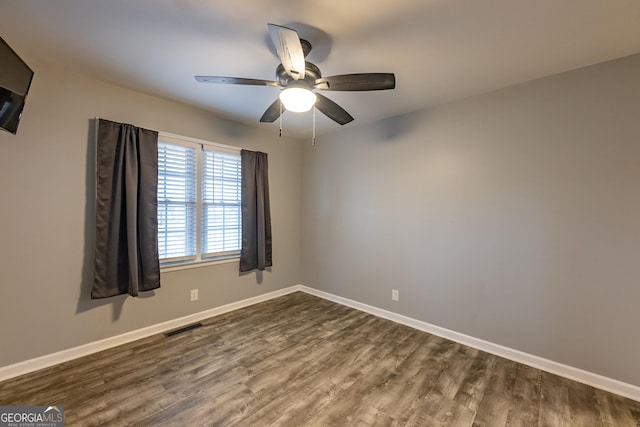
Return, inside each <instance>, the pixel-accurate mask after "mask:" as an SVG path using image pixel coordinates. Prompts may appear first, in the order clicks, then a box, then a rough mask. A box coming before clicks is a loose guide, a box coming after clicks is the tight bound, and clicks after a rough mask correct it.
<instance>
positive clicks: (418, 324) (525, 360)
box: [0, 285, 640, 402]
mask: <svg viewBox="0 0 640 427" xmlns="http://www.w3.org/2000/svg"><path fill="white" fill-rule="evenodd" d="M296 291H302V292H306V293H308V294H310V295H315V296H317V297H320V298H323V299H326V300H329V301H333V302H336V303H338V304H342V305H345V306H347V307H351V308H355V309H356V310H360V311H364V312H366V313H369V314H372V315H374V316H378V317H382V318H384V319H388V320H391V321H394V322H397V323H401V324H403V325H407V326H410V327H412V328H415V329H418V330H421V331H424V332H428V333H430V334H433V335H437V336H439V337H442V338H446V339H449V340H451V341H455V342H457V343H460V344H464V345H467V346H469V347H473V348H477V349H478V350H482V351H485V352H487V353H491V354H495V355H496V356H500V357H504V358H505V359H509V360H513V361H515V362H519V363H522V364H524V365H528V366H531V367H533V368H537V369H541V370H543V371H546V372H550V373H552V374H556V375H560V376H562V377H565V378H569V379H571V380H575V381H578V382H581V383H583V384H587V385H590V386H593V387H596V388H599V389H602V390H606V391H608V392H611V393H615V394H618V395H620V396H624V397H627V398H629V399H633V400H636V401H639V402H640V387H638V386H635V385H632V384H627V383H624V382H622V381H618V380H614V379H611V378H607V377H604V376H602V375H598V374H594V373H592V372H588V371H584V370H582V369H578V368H574V367H572V366H568V365H564V364H562V363H558V362H554V361H552V360H548V359H544V358H542V357H538V356H534V355H532V354H528V353H524V352H522V351H519V350H514V349H512V348H509V347H504V346H501V345H499V344H494V343H491V342H488V341H485V340H481V339H479V338H474V337H471V336H469V335H465V334H461V333H459V332H455V331H452V330H449V329H445V328H441V327H439V326H436V325H432V324H430V323H427V322H423V321H421V320H416V319H413V318H411V317H407V316H403V315H401V314H398V313H394V312H391V311H387V310H383V309H381V308H377V307H373V306H371V305H367V304H363V303H361V302H358V301H354V300H350V299H348V298H343V297H340V296H337V295H334V294H330V293H328V292H324V291H319V290H317V289H314V288H310V287H307V286H304V285H294V286H290V287H288V288H284V289H280V290H277V291H273V292H268V293H266V294H262V295H258V296H255V297H252V298H247V299H244V300H241V301H236V302H233V303H230V304H226V305H223V306H220V307H215V308H212V309H209V310H205V311H201V312H199V313H194V314H190V315H188V316H184V317H180V318H178V319H173V320H169V321H167V322H162V323H158V324H156V325H152V326H148V327H146V328H142V329H138V330H135V331H131V332H127V333H124V334H121V335H117V336H114V337H110V338H105V339H103V340H100V341H95V342H92V343H88V344H84V345H81V346H78V347H74V348H70V349H68V350H62V351H59V352H57V353H52V354H48V355H45V356H41V357H37V358H35V359H30V360H26V361H24V362H19V363H16V364H13V365H8V366H4V367H0V381H4V380H7V379H10V378H14V377H17V376H20V375H24V374H27V373H29V372H33V371H37V370H39V369H43V368H47V367H49V366H53V365H57V364H59V363H63V362H67V361H69V360H73V359H76V358H79V357H82V356H87V355H89V354H92V353H97V352H99V351H102V350H106V349H109V348H112V347H116V346H119V345H122V344H126V343H128V342H131V341H135V340H139V339H142V338H146V337H148V336H151V335H155V334H159V333H163V332H167V331H170V330H172V329H177V328H180V327H182V326H185V325H189V324H191V323H194V322H198V321H201V320H204V319H208V318H210V317H214V316H218V315H220V314H224V313H228V312H230V311H233V310H237V309H240V308H244V307H248V306H250V305H253V304H257V303H259V302H263V301H267V300H270V299H273V298H277V297H280V296H283V295H287V294H290V293H292V292H296Z"/></svg>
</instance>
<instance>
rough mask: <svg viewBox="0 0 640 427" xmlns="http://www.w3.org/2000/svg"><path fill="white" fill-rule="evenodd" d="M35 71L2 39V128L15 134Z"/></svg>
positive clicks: (0, 69) (0, 102)
mask: <svg viewBox="0 0 640 427" xmlns="http://www.w3.org/2000/svg"><path fill="white" fill-rule="evenodd" d="M32 78H33V71H32V70H31V68H29V66H28V65H27V64H25V62H24V61H23V60H22V59H20V57H19V56H18V54H16V53H15V52H14V51H13V49H11V47H9V45H8V44H7V43H6V42H5V41H4V39H3V38H2V37H0V128H2V129H4V130H6V131H9V132H11V133H13V134H15V133H16V132H17V131H18V124H19V123H20V118H21V117H22V109H23V108H24V101H25V98H26V97H27V93H28V92H29V87H30V86H31V79H32Z"/></svg>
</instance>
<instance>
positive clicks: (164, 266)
mask: <svg viewBox="0 0 640 427" xmlns="http://www.w3.org/2000/svg"><path fill="white" fill-rule="evenodd" d="M158 142H159V143H160V142H166V143H169V144H175V145H181V146H184V147H189V148H194V149H195V151H196V219H195V223H196V228H195V238H196V254H195V255H193V256H183V257H173V258H164V259H160V270H161V271H176V270H184V269H191V268H199V267H206V266H209V265H215V264H223V263H229V262H239V260H240V249H238V250H237V251H225V252H216V253H215V255H214V256H203V255H206V254H203V253H202V227H203V212H202V211H203V194H202V193H203V189H202V186H203V177H202V171H203V158H204V153H203V151H204V150H209V151H218V152H222V153H228V154H234V155H238V156H240V151H241V149H240V148H238V147H233V146H230V145H224V144H219V143H215V142H211V141H206V140H202V139H198V138H192V137H187V136H182V135H176V134H172V133H168V132H162V131H160V132H158ZM240 227H242V218H240ZM241 232H242V229H241ZM240 238H241V236H240ZM240 243H242V241H241V240H240Z"/></svg>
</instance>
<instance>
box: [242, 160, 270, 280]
mask: <svg viewBox="0 0 640 427" xmlns="http://www.w3.org/2000/svg"><path fill="white" fill-rule="evenodd" d="M240 157H241V162H242V195H241V197H242V250H241V253H240V271H242V272H244V271H251V270H264V269H265V268H266V267H271V265H272V256H271V212H270V211H269V171H268V167H267V163H268V162H267V154H266V153H261V152H256V151H248V150H242V151H241V152H240Z"/></svg>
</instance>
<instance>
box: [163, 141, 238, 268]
mask: <svg viewBox="0 0 640 427" xmlns="http://www.w3.org/2000/svg"><path fill="white" fill-rule="evenodd" d="M195 141H197V140H192V139H190V138H182V137H177V136H170V135H166V134H163V133H160V135H159V137H158V252H159V256H160V262H161V264H163V265H171V264H180V263H190V262H201V261H209V260H215V259H220V258H228V257H235V256H239V255H240V245H241V238H242V234H241V232H242V221H241V205H240V190H241V184H240V173H241V170H240V152H239V150H237V149H229V148H225V147H218V146H212V145H209V144H205V143H204V142H195Z"/></svg>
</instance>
